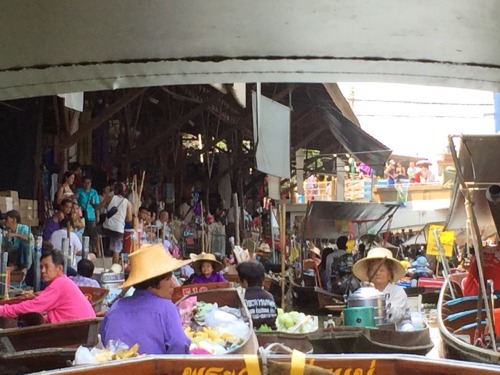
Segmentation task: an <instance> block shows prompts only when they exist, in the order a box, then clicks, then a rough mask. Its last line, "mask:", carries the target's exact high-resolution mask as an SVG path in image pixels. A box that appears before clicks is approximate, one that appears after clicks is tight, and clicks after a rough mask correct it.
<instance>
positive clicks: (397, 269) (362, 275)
mask: <svg viewBox="0 0 500 375" xmlns="http://www.w3.org/2000/svg"><path fill="white" fill-rule="evenodd" d="M384 259H385V261H386V263H387V264H388V265H389V266H390V268H391V270H392V275H393V278H392V282H396V281H398V280H399V279H401V278H402V277H404V275H405V273H406V271H405V269H404V267H403V265H402V264H401V263H400V262H399V261H398V260H397V259H394V257H393V256H392V252H391V251H390V250H389V249H385V248H383V247H376V248H374V249H371V250H370V251H368V254H367V255H366V258H363V259H360V260H358V261H357V262H356V263H355V264H354V266H353V267H352V272H353V273H354V276H356V277H357V278H358V279H360V280H361V281H368V280H369V279H370V276H371V275H369V274H368V266H369V264H370V263H371V262H374V263H377V261H378V262H381V261H382V260H384Z"/></svg>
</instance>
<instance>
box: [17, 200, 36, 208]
mask: <svg viewBox="0 0 500 375" xmlns="http://www.w3.org/2000/svg"><path fill="white" fill-rule="evenodd" d="M19 207H20V208H28V209H30V210H32V209H33V201H32V200H31V199H19Z"/></svg>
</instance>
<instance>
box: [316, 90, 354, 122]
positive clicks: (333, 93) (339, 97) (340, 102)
mask: <svg viewBox="0 0 500 375" xmlns="http://www.w3.org/2000/svg"><path fill="white" fill-rule="evenodd" d="M323 86H325V89H326V92H328V95H330V98H332V101H333V103H335V105H336V106H337V108H338V109H339V110H340V112H342V114H343V115H344V117H345V118H346V119H348V120H349V121H351V122H352V123H353V124H356V125H357V126H358V127H361V125H360V124H359V120H358V118H357V117H356V115H355V114H354V112H353V110H352V108H351V106H350V105H349V103H348V102H347V100H346V98H345V97H344V95H343V94H342V92H341V91H340V88H339V86H338V85H337V84H336V83H324V84H323Z"/></svg>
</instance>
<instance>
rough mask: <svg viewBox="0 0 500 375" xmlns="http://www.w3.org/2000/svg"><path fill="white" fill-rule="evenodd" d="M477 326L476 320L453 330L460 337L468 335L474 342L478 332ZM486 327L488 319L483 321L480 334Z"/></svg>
mask: <svg viewBox="0 0 500 375" xmlns="http://www.w3.org/2000/svg"><path fill="white" fill-rule="evenodd" d="M476 327H477V324H476V322H473V323H469V324H466V325H464V326H462V327H460V328H459V329H457V330H455V331H453V335H455V336H457V337H459V338H460V336H468V337H469V339H470V341H469V342H470V343H474V335H475V333H476ZM485 327H486V320H483V321H481V331H480V335H482V333H483V332H484V329H485Z"/></svg>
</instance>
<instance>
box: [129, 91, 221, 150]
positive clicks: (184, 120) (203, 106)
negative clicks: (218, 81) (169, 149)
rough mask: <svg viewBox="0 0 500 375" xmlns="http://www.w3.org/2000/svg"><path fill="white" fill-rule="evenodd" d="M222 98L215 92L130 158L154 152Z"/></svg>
mask: <svg viewBox="0 0 500 375" xmlns="http://www.w3.org/2000/svg"><path fill="white" fill-rule="evenodd" d="M223 96H224V94H223V93H221V92H216V93H215V94H213V95H212V96H211V97H210V98H209V99H207V100H205V101H204V102H203V103H202V104H200V105H199V106H197V107H196V108H194V109H192V110H191V111H189V112H188V113H186V114H184V115H182V116H181V117H179V118H178V119H177V120H175V121H174V123H173V124H171V125H170V126H168V127H167V128H166V129H165V131H163V132H162V133H160V134H159V135H158V136H157V137H155V138H151V139H150V140H149V141H147V142H146V143H144V144H142V145H140V146H139V145H138V146H137V147H136V150H135V151H134V153H133V155H132V157H139V156H144V155H146V154H149V153H151V152H154V151H155V150H156V148H157V147H158V146H159V145H161V144H162V143H163V142H165V141H166V140H167V139H168V138H169V137H170V136H171V135H173V134H174V133H175V132H176V131H177V130H179V129H180V128H181V127H182V126H183V125H184V124H185V123H187V122H188V121H189V120H191V119H192V118H194V117H196V116H198V115H199V114H200V113H202V112H203V111H204V110H206V109H207V108H208V107H209V106H211V105H212V104H214V103H215V102H217V100H219V99H220V98H222V97H223Z"/></svg>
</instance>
